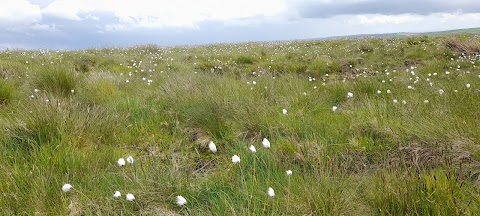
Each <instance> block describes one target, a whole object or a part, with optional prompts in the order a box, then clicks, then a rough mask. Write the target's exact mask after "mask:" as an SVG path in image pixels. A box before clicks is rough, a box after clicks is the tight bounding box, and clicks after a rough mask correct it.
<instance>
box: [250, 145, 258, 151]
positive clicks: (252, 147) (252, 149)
mask: <svg viewBox="0 0 480 216" xmlns="http://www.w3.org/2000/svg"><path fill="white" fill-rule="evenodd" d="M248 149H250V151H251V152H252V153H255V152H257V149H256V148H255V146H253V145H250V147H249V148H248Z"/></svg>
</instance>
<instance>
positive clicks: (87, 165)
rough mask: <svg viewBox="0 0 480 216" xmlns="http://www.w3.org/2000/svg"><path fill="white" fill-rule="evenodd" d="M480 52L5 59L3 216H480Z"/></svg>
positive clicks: (345, 44) (466, 46) (315, 45)
mask: <svg viewBox="0 0 480 216" xmlns="http://www.w3.org/2000/svg"><path fill="white" fill-rule="evenodd" d="M479 39H480V38H479V36H477V35H457V36H449V37H429V36H421V37H411V38H396V39H344V40H330V41H309V42H281V43H280V42H278V43H244V44H225V45H210V46H192V47H171V48H164V47H156V46H152V45H148V46H140V47H134V48H105V49H91V50H82V51H22V50H18V51H4V52H1V53H0V128H1V130H0V143H1V145H0V177H1V178H0V179H1V181H0V195H1V196H0V206H2V208H0V214H1V215H33V214H40V215H113V214H115V215H120V214H122V215H139V214H143V215H176V214H180V215H187V214H190V215H440V214H441V215H475V213H476V212H480V188H479V177H480V171H479V170H480V161H479V160H480V145H479V144H480V143H479V142H480V131H479V130H480V109H479V107H480V92H479V91H480V90H479V89H480V69H479V66H478V65H479V64H480V57H479V56H478V53H479V51H480V50H479V49H480V40H479ZM349 93H351V94H349ZM347 95H352V97H350V96H347ZM334 107H336V109H334ZM284 109H285V110H284ZM264 138H267V139H268V140H269V142H270V145H271V146H270V148H265V147H264V146H263V144H262V140H263V139H264ZM210 141H213V143H214V144H215V146H216V149H217V151H216V153H213V152H211V151H210V150H209V142H210ZM252 145H253V146H254V147H255V148H256V152H255V153H253V152H251V151H250V150H249V147H250V146H252ZM210 146H211V144H210ZM234 155H237V156H239V158H240V163H233V162H232V156H234ZM128 156H133V163H128V162H127V163H126V165H125V166H123V167H120V166H119V165H118V164H117V160H118V159H119V158H124V159H127V157H128ZM287 170H291V171H292V175H287V172H286V171H287ZM66 183H69V184H71V185H72V186H73V189H72V190H70V191H68V192H63V191H62V186H63V185H64V184H66ZM269 187H271V188H272V189H273V190H274V193H275V196H274V197H273V198H272V197H270V196H269V194H268V193H267V190H268V189H269ZM115 191H119V192H120V193H121V197H119V198H116V197H114V196H113V195H114V193H115ZM127 193H131V194H133V195H134V197H135V200H134V201H127V200H126V194H127ZM176 196H183V197H184V198H185V199H186V201H187V203H186V205H184V206H179V205H177V204H176V201H177V200H176V199H177V198H176Z"/></svg>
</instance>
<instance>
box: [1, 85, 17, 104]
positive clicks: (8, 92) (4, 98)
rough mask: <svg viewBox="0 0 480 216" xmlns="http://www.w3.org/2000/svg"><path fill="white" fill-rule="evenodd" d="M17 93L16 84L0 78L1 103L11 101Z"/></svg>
mask: <svg viewBox="0 0 480 216" xmlns="http://www.w3.org/2000/svg"><path fill="white" fill-rule="evenodd" d="M15 94H16V92H15V87H14V85H13V84H11V83H10V82H7V81H5V80H1V79H0V105H5V104H7V103H9V102H10V101H11V100H12V99H13V98H14V97H15Z"/></svg>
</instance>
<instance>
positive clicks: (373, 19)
mask: <svg viewBox="0 0 480 216" xmlns="http://www.w3.org/2000/svg"><path fill="white" fill-rule="evenodd" d="M422 19H423V16H420V15H412V14H401V15H381V14H368V15H356V16H354V19H353V20H354V22H358V23H360V24H362V25H378V24H401V23H413V22H418V21H421V20H422Z"/></svg>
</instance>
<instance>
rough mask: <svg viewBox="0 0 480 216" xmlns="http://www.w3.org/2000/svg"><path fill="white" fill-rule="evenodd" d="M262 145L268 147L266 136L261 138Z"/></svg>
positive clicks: (268, 142)
mask: <svg viewBox="0 0 480 216" xmlns="http://www.w3.org/2000/svg"><path fill="white" fill-rule="evenodd" d="M262 145H263V147H265V148H270V141H268V139H267V138H263V140H262Z"/></svg>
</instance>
